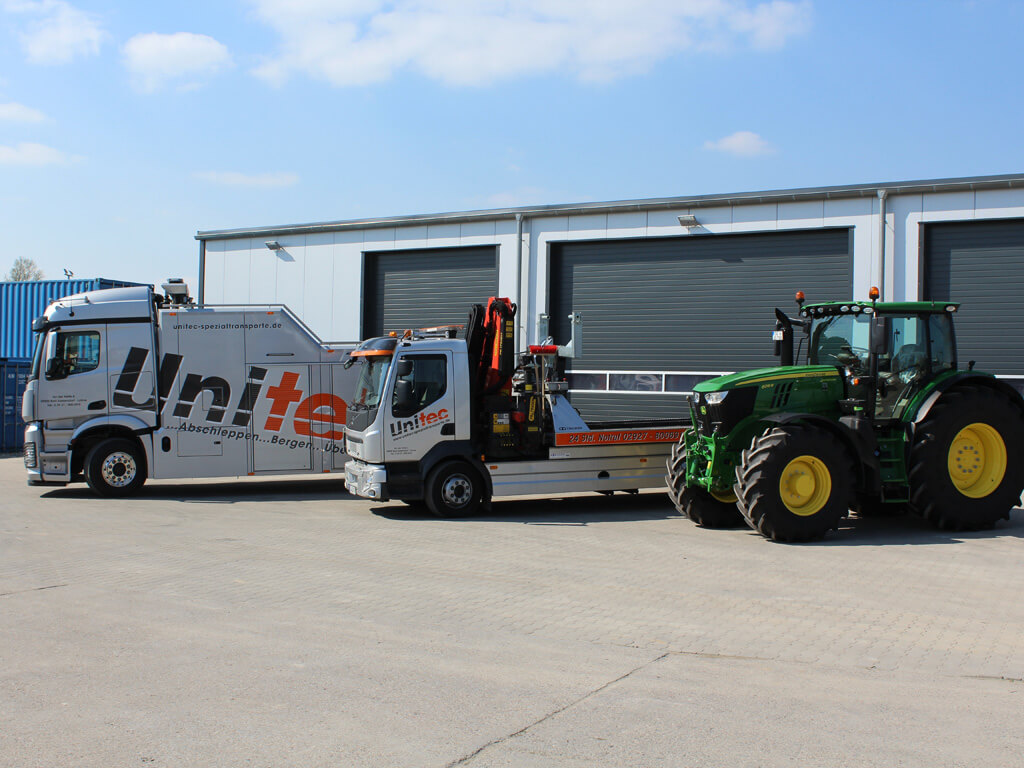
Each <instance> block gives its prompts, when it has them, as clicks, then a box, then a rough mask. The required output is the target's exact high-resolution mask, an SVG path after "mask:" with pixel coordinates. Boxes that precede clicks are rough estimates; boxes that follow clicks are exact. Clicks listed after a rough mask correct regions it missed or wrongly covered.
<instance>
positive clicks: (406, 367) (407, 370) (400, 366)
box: [395, 357, 412, 379]
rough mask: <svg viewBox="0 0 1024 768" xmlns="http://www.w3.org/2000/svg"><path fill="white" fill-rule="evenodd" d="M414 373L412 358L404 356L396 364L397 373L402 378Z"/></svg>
mask: <svg viewBox="0 0 1024 768" xmlns="http://www.w3.org/2000/svg"><path fill="white" fill-rule="evenodd" d="M411 373H412V360H410V359H409V358H407V357H403V358H402V359H401V360H399V361H398V362H397V363H396V364H395V375H396V376H398V378H400V379H404V378H405V377H406V376H408V375H410V374H411Z"/></svg>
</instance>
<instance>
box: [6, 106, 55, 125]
mask: <svg viewBox="0 0 1024 768" xmlns="http://www.w3.org/2000/svg"><path fill="white" fill-rule="evenodd" d="M45 120H46V115H44V114H43V113H42V112H40V111H39V110H38V109H32V107H26V106H25V105H24V104H18V103H16V102H13V101H12V102H9V103H7V104H0V122H8V123H42V122H44V121H45Z"/></svg>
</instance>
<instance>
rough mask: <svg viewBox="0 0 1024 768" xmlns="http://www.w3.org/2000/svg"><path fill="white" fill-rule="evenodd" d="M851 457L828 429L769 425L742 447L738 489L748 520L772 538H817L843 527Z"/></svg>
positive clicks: (850, 487)
mask: <svg viewBox="0 0 1024 768" xmlns="http://www.w3.org/2000/svg"><path fill="white" fill-rule="evenodd" d="M853 474H854V466H853V460H852V459H851V458H850V455H849V453H848V452H847V450H846V448H845V446H843V444H842V443H840V442H839V440H838V439H837V438H836V437H835V436H834V435H832V434H831V433H829V432H827V431H826V430H824V429H820V428H817V427H811V426H805V425H786V426H781V427H774V428H770V429H768V430H766V431H765V432H764V434H762V435H760V436H759V437H755V438H754V439H753V441H752V442H751V444H750V448H748V449H747V450H745V451H743V453H742V461H741V462H740V466H738V467H737V468H736V480H737V482H736V485H735V491H736V496H737V499H738V502H737V503H738V506H739V508H740V511H742V513H743V517H744V519H746V521H747V524H748V525H749V526H750V527H751V528H753V529H754V530H756V531H758V532H759V533H761V535H762V536H765V537H767V538H769V539H772V540H773V541H793V542H795V541H813V540H815V539H820V538H821V537H823V536H824V535H825V534H826V533H828V532H829V531H831V530H833V529H835V528H838V527H839V521H840V520H842V519H843V518H844V517H846V515H847V514H848V513H849V510H850V504H851V502H852V501H853Z"/></svg>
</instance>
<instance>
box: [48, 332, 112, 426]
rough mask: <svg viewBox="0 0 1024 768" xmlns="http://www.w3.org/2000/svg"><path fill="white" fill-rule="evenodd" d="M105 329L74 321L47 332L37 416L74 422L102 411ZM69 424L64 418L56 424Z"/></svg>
mask: <svg viewBox="0 0 1024 768" xmlns="http://www.w3.org/2000/svg"><path fill="white" fill-rule="evenodd" d="M106 332H107V327H106V325H90V326H80V325H76V326H70V327H65V328H53V329H51V330H50V331H49V332H48V333H47V335H46V342H45V344H46V346H45V350H44V353H43V370H42V379H43V381H41V382H40V387H39V411H38V413H37V418H39V419H40V420H43V421H46V422H55V421H61V420H65V419H73V420H74V422H76V423H77V422H81V421H84V420H85V419H86V418H88V417H89V416H92V415H97V416H99V415H103V414H104V413H106V411H107V408H108V406H109V403H108V402H107V362H106V361H107V355H106ZM47 426H49V425H47ZM72 426H74V424H73V423H71V422H68V423H67V424H64V425H61V426H59V427H57V428H58V429H70V428H71V427H72Z"/></svg>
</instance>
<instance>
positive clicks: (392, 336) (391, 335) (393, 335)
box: [388, 331, 398, 339]
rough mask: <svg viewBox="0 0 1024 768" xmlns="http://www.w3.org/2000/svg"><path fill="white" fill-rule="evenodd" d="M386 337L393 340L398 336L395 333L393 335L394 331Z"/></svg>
mask: <svg viewBox="0 0 1024 768" xmlns="http://www.w3.org/2000/svg"><path fill="white" fill-rule="evenodd" d="M388 336H390V337H391V338H392V339H393V338H395V337H396V336H398V334H397V333H395V332H394V331H392V332H391V333H389V334H388Z"/></svg>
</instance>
